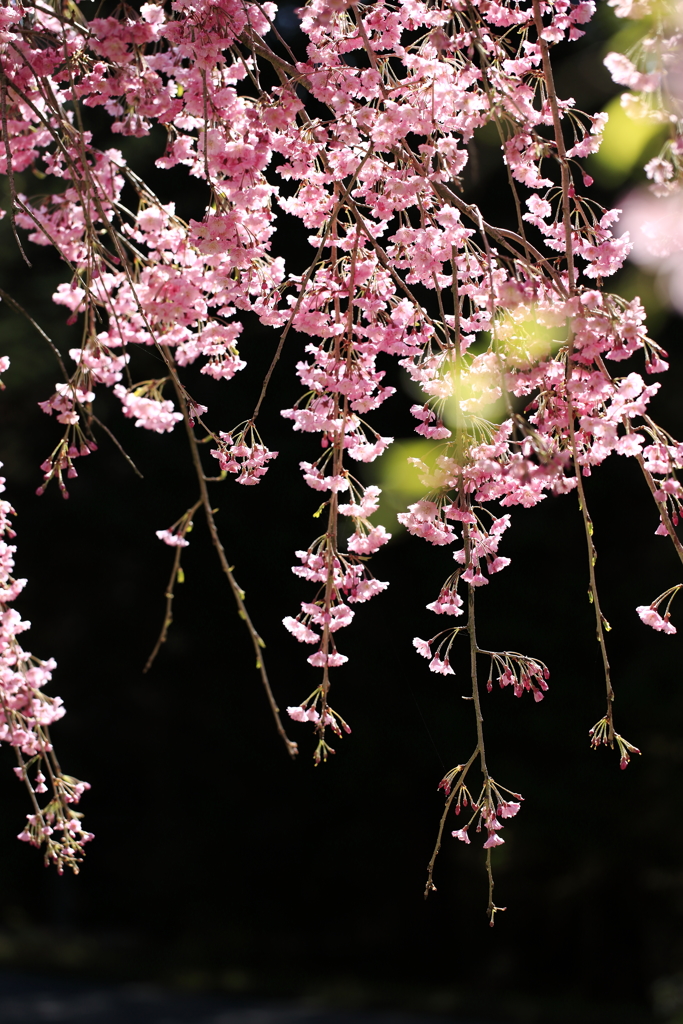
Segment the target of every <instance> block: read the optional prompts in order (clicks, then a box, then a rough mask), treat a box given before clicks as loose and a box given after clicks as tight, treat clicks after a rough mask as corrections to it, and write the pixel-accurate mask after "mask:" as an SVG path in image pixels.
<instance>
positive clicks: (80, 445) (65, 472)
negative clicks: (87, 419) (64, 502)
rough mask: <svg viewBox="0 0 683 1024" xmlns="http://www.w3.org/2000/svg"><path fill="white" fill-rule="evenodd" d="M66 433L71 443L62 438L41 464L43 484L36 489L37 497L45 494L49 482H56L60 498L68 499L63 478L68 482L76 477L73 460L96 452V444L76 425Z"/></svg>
mask: <svg viewBox="0 0 683 1024" xmlns="http://www.w3.org/2000/svg"><path fill="white" fill-rule="evenodd" d="M67 433H68V434H71V435H72V437H71V441H69V439H67V438H66V437H64V438H62V440H61V441H60V442H59V444H58V445H57V447H56V448H55V450H54V451H53V452H52V454H51V455H50V456H49V457H48V458H47V459H45V461H44V462H43V463H42V464H41V467H40V468H41V470H42V472H43V482H42V484H41V485H40V487H37V488H36V494H37V495H38V496H40V495H41V494H44V493H45V489H46V488H47V486H48V484H49V483H50V481H51V480H56V481H57V484H58V486H59V490H60V491H61V494H62V497H63V498H68V497H69V492H68V490H67V488H66V484H65V482H64V477H65V476H66V477H67V479H68V480H73V479H74V477H77V476H78V473H77V471H76V467H75V466H74V459H77V458H79V457H80V456H83V455H90V453H91V452H96V451H97V445H96V443H95V442H94V441H93V440H91V439H89V438H86V437H84V436H83V432H82V431H81V429H80V427H79V426H78V424H74V425H73V426H70V427H69V428H68V430H67Z"/></svg>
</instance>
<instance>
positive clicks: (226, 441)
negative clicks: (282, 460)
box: [211, 422, 278, 485]
mask: <svg viewBox="0 0 683 1024" xmlns="http://www.w3.org/2000/svg"><path fill="white" fill-rule="evenodd" d="M214 440H215V442H216V445H217V447H216V448H212V449H211V454H212V455H213V457H214V458H215V459H218V464H219V466H220V467H221V472H223V473H236V474H237V483H238V484H248V485H253V484H257V483H258V482H259V481H260V479H261V477H262V476H265V474H266V473H267V472H268V463H269V462H270V460H271V459H275V458H277V454H278V453H277V452H272V451H270V449H269V448H267V447H266V445H264V444H263V442H262V441H261V438H260V436H259V434H258V431H257V430H256V428H255V427H254V424H253V423H252V422H247V423H243V424H240V426H239V427H236V428H235V429H234V430H231V431H230V432H229V433H224V432H223V431H221V432H220V434H219V436H218V437H217V438H216V437H215V438H214Z"/></svg>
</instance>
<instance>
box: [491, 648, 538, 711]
mask: <svg viewBox="0 0 683 1024" xmlns="http://www.w3.org/2000/svg"><path fill="white" fill-rule="evenodd" d="M479 653H480V654H490V655H491V668H490V671H489V678H488V680H487V682H486V689H487V690H488V691H489V693H490V692H491V690H492V689H493V673H494V670H495V671H497V673H498V675H497V682H498V685H499V686H500V687H501V688H502V687H504V686H512V688H513V693H514V695H515V697H521V696H522V694H523V693H524V692H525V690H527V691H529V692H530V693H533V695H534V700H535V701H539V700H543V695H544V693H545V691H546V690H547V689H548V683H547V681H546V680H547V679H549V678H550V673H549V671H548V668H547V666H546V665H545V664H544V663H543V662H542V661H538V659H536V658H528V657H526V656H525V655H524V654H518V653H517V652H516V651H480V652H479Z"/></svg>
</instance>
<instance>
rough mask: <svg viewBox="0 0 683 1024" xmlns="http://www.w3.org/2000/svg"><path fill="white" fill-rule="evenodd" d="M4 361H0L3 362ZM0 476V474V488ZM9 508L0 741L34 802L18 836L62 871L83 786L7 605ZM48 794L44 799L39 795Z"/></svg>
mask: <svg viewBox="0 0 683 1024" xmlns="http://www.w3.org/2000/svg"><path fill="white" fill-rule="evenodd" d="M6 363H7V360H6V359H5V360H3V365H4V364H6ZM4 490H5V478H4V477H0V492H3V491H4ZM14 514H15V513H14V509H13V508H12V506H11V505H10V503H9V502H8V501H6V500H5V499H4V498H3V499H1V500H0V742H3V743H6V744H8V745H9V746H11V747H13V748H14V751H15V754H16V757H17V762H18V766H17V767H16V768H15V769H14V770H15V773H16V774H17V776H18V778H19V779H21V780H22V781H23V782H24V783H25V784H26V787H27V789H28V793H29V797H30V800H31V803H32V806H33V811H32V813H31V814H28V815H27V821H26V825H25V826H24V828H23V829H22V831H21V833H20V834H19V839H21V840H22V841H24V842H28V843H30V844H31V845H32V846H36V847H39V848H41V847H42V848H43V853H44V857H45V863H46V864H48V863H53V864H55V865H56V866H57V870H58V871H59V873H60V874H61V873H62V872H63V870H64V868H65V867H68V868H71V870H73V871H75V872H78V865H79V862H80V861H81V860H82V857H83V847H84V845H85V843H87V842H89V840H91V839H92V838H93V837H92V834H91V833H89V832H86V831H85V830H84V829H83V827H82V825H81V818H82V814H81V813H80V812H79V811H77V810H76V805H77V804H78V802H79V800H80V798H81V796H82V795H83V793H84V792H85V790H87V789H89V788H90V786H89V784H88V783H87V782H79V780H78V779H74V778H72V777H71V776H69V775H64V774H63V773H62V772H61V770H60V768H59V765H58V763H57V761H56V759H55V757H54V754H53V747H52V741H51V739H50V726H51V725H52V724H53V723H54V722H57V721H59V719H60V718H62V717H63V716H64V713H65V709H64V704H63V702H62V700H61V698H60V697H50V696H48V695H47V694H46V693H45V692H44V691H45V687H46V686H47V685H48V684H49V683H50V680H51V679H52V673H53V672H54V670H55V668H56V667H57V664H56V662H55V661H54V659H53V658H48V659H42V658H38V657H36V656H35V655H34V654H31V652H30V651H27V650H25V649H24V648H23V646H22V641H21V640H20V639H19V637H20V634H22V633H24V632H26V630H28V629H29V628H30V626H31V623H30V622H27V621H26V620H25V619H22V618H21V615H20V614H19V612H18V611H17V610H16V608H14V601H15V600H16V598H17V597H18V596H19V595H20V594H21V592H22V590H23V589H24V587H25V586H26V580H25V579H16V578H15V577H14V576H13V575H12V572H13V569H14V555H15V552H16V546H15V545H14V544H10V543H8V541H11V540H13V539H14V537H15V531H14V529H13V528H12V525H11V517H12V516H13V515H14ZM45 793H49V794H50V795H49V797H48V798H47V802H46V803H44V804H43V806H41V803H43V800H42V797H43V794H45Z"/></svg>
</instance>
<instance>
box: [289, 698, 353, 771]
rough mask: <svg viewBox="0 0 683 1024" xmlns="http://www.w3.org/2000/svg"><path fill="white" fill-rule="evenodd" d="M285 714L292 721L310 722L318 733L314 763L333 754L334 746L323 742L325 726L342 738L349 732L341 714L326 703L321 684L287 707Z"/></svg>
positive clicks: (324, 759)
mask: <svg viewBox="0 0 683 1024" xmlns="http://www.w3.org/2000/svg"><path fill="white" fill-rule="evenodd" d="M287 714H288V715H289V717H290V718H291V719H292V721H294V722H312V723H313V725H314V726H315V729H316V732H317V733H319V739H318V745H317V747H316V749H315V752H314V754H313V760H314V761H315V763H316V765H317V764H320V763H321V761H326V760H327V757H328V755H329V754H334V753H335V750H334V747H331V746H330V745H329V744H328V743H326V742H325V728H326V727H327V726H329V728H330V729H331V730H332V732H333V733H334V734H335V736H338V737H339V739H341V738H342V736H343V734H344V733H347V735H348V734H349V733H350V732H351V726H350V725H349V724H348V722H345V721H344V719H343V718H342V716H341V715H340V714H339V713H338V712H337V711H335V710H334V708H331V707H330V705H329V704H328V703H327V699H326V695H325V690H324V687H323V686H318V687H316V689H315V690H314V691H313V693H312V694H311V695H310V696H309V697H307V698H306V700H305V701H303V702H302V703H301V704H299V705H296V706H294V707H288V708H287Z"/></svg>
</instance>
